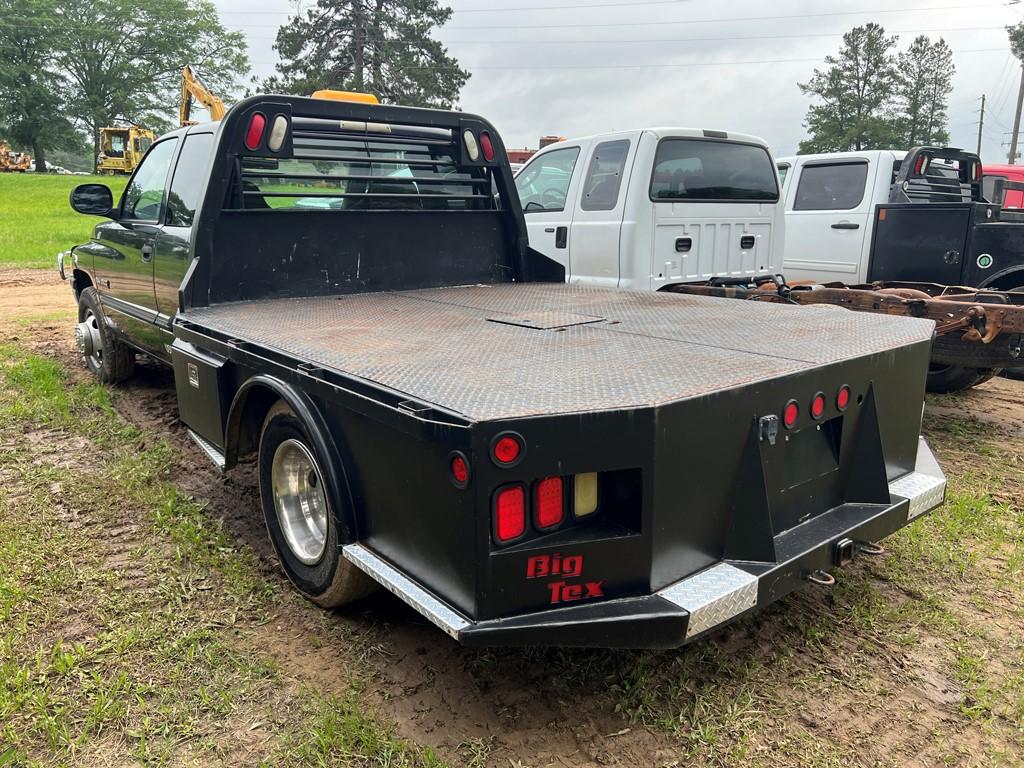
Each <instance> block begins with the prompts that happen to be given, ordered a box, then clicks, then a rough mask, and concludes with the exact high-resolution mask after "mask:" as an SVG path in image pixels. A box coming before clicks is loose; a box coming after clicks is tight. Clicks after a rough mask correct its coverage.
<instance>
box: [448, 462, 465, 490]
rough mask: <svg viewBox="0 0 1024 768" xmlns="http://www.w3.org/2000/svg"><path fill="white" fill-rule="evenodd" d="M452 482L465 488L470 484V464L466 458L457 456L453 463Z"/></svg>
mask: <svg viewBox="0 0 1024 768" xmlns="http://www.w3.org/2000/svg"><path fill="white" fill-rule="evenodd" d="M450 466H451V471H452V480H454V481H455V484H456V485H457V486H459V487H460V488H461V487H464V486H465V485H466V483H468V482H469V462H467V461H466V459H465V457H464V456H461V455H459V454H456V455H455V456H452V461H451V465H450Z"/></svg>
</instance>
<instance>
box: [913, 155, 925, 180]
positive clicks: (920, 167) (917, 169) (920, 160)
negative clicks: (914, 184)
mask: <svg viewBox="0 0 1024 768" xmlns="http://www.w3.org/2000/svg"><path fill="white" fill-rule="evenodd" d="M927 164H928V158H926V157H925V156H924V155H918V156H917V162H916V163H914V173H916V174H917V175H918V176H923V175H924V169H925V166H926V165H927Z"/></svg>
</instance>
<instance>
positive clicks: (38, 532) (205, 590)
mask: <svg viewBox="0 0 1024 768" xmlns="http://www.w3.org/2000/svg"><path fill="white" fill-rule="evenodd" d="M0 435H2V437H0V486H2V487H3V488H4V489H5V493H4V494H0V765H3V766H7V765H12V766H51V765H52V766H57V765H67V764H80V765H92V764H118V765H120V764H128V763H129V762H131V763H135V764H140V765H165V764H211V763H217V762H220V761H221V760H222V759H223V758H226V757H230V758H231V760H230V761H229V762H231V763H232V764H238V765H240V764H246V765H266V766H278V765H287V766H307V765H316V766H324V765H367V764H372V765H379V766H394V767H395V768H421V767H422V768H434V767H439V766H442V765H443V763H441V762H440V761H439V760H438V759H437V757H436V756H435V755H434V754H433V752H432V751H431V750H429V749H423V748H420V747H418V746H416V745H414V744H410V743H408V742H405V741H403V740H401V739H399V738H397V737H396V736H395V735H394V732H393V730H392V729H391V728H390V727H389V726H388V725H387V724H385V723H382V722H381V721H380V720H379V719H378V718H377V716H376V713H375V712H374V710H373V709H372V708H371V707H368V706H366V705H365V703H364V699H365V695H364V694H365V682H364V681H363V680H362V679H361V678H360V677H359V675H358V674H357V673H356V672H353V673H352V674H351V676H350V677H344V676H343V680H345V681H347V682H342V683H340V684H338V685H335V686H334V687H333V690H332V689H331V687H330V686H324V687H322V688H321V687H318V688H317V689H315V690H307V689H304V688H299V687H298V686H297V685H296V683H295V681H294V680H292V679H289V676H287V675H285V674H283V673H282V671H281V668H280V665H279V663H278V661H277V659H276V658H275V656H274V655H273V654H271V653H269V652H268V651H267V648H266V643H265V642H259V641H258V639H251V640H249V641H248V642H247V641H246V638H258V637H266V636H267V635H265V634H264V635H260V632H261V631H262V630H263V628H264V627H265V626H266V624H267V622H268V621H269V620H270V618H271V616H272V615H273V611H274V610H275V608H276V607H277V606H278V605H279V603H280V601H281V600H282V599H289V598H290V596H289V598H282V596H281V595H280V594H279V592H278V590H277V588H276V587H275V585H274V584H273V583H272V582H270V581H268V580H267V579H266V578H264V577H263V576H262V575H261V573H260V570H259V565H258V562H257V558H256V556H255V555H254V554H253V553H252V552H251V551H249V550H247V549H244V548H241V549H240V548H239V547H238V546H237V545H236V544H235V542H233V541H232V540H231V538H230V537H229V535H228V534H227V533H226V532H225V531H224V530H223V526H222V523H221V521H220V520H219V519H218V518H216V517H212V516H210V515H208V514H207V513H206V510H205V508H204V506H203V505H202V504H200V503H198V502H197V501H195V500H194V499H192V498H191V497H190V496H188V495H186V494H184V493H183V492H182V491H181V490H180V489H179V488H177V487H176V486H175V485H173V484H172V483H170V482H168V480H167V478H168V476H169V474H170V472H171V471H172V468H173V466H174V460H175V454H174V449H173V448H172V446H170V445H169V444H168V443H166V442H165V441H163V440H161V439H158V438H156V437H154V436H152V435H149V434H147V433H145V432H143V431H141V430H139V429H137V428H135V427H133V426H132V425H130V424H127V423H126V422H125V421H124V420H123V419H121V418H120V417H119V416H118V414H117V413H116V412H115V411H114V410H113V408H112V407H111V401H110V390H108V389H107V388H105V387H102V386H100V385H97V384H94V383H75V382H74V381H73V380H72V377H70V376H69V375H68V373H67V372H66V371H65V370H64V369H63V368H62V367H61V365H60V364H58V363H57V362H55V361H53V360H50V359H47V358H43V357H40V356H37V355H33V354H29V353H26V352H25V351H23V350H21V349H19V348H17V347H15V346H12V345H9V344H5V345H0ZM304 609H305V607H304V606H302V605H301V604H300V607H299V610H300V611H301V610H304ZM308 610H310V611H311V612H316V609H314V608H311V607H310V608H308ZM317 615H319V614H318V613H317ZM272 634H273V633H271V634H270V636H272ZM338 663H339V664H342V663H343V662H342V661H341V659H340V657H339V660H338ZM254 732H255V733H254Z"/></svg>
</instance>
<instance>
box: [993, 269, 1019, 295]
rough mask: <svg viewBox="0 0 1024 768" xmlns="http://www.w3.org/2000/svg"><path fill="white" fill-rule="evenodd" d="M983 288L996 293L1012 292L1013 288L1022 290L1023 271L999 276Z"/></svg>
mask: <svg viewBox="0 0 1024 768" xmlns="http://www.w3.org/2000/svg"><path fill="white" fill-rule="evenodd" d="M985 287H986V288H991V289H994V290H997V291H1012V290H1013V289H1014V288H1024V270H1017V271H1015V272H1010V273H1009V274H1006V275H1000V276H999V277H997V278H996V279H995V280H993V281H992V282H991V283H989V284H988V285H986V286H985Z"/></svg>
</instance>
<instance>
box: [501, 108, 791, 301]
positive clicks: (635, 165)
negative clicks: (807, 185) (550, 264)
mask: <svg viewBox="0 0 1024 768" xmlns="http://www.w3.org/2000/svg"><path fill="white" fill-rule="evenodd" d="M516 188H517V190H518V192H519V199H520V202H521V203H522V207H523V212H524V214H525V215H526V224H527V229H528V230H529V236H530V246H531V247H532V248H534V249H536V250H538V251H540V252H541V253H543V254H544V255H545V256H547V257H548V258H551V259H554V260H556V261H558V262H559V263H561V264H562V265H563V266H565V270H566V275H567V278H568V280H569V282H586V283H592V284H597V285H603V286H607V287H618V288H633V289H638V290H655V291H657V290H662V289H664V288H666V287H668V286H671V285H677V284H682V283H693V282H699V281H703V280H709V279H711V278H713V277H745V276H754V275H762V274H766V273H774V272H780V271H781V266H782V252H783V251H782V248H783V209H782V204H781V201H780V194H779V179H778V175H777V173H776V170H775V163H774V161H773V160H772V156H771V153H770V152H769V150H768V146H767V145H766V144H765V142H764V141H762V140H761V139H758V138H756V137H754V136H747V135H744V134H738V133H733V132H731V131H730V132H728V133H727V132H725V131H712V130H701V129H687V128H648V129H644V130H633V131H621V132H617V133H607V134H601V135H597V136H588V137H584V138H579V139H568V140H566V141H561V142H559V143H557V144H552V145H550V146H548V147H545V148H544V149H542V150H541V151H540V152H538V153H537V154H535V155H534V156H533V157H532V158H530V161H529V163H527V164H526V166H525V167H523V169H522V170H521V171H519V173H518V174H517V175H516Z"/></svg>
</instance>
